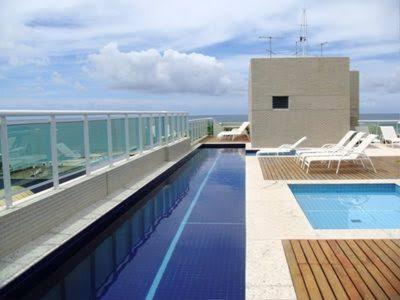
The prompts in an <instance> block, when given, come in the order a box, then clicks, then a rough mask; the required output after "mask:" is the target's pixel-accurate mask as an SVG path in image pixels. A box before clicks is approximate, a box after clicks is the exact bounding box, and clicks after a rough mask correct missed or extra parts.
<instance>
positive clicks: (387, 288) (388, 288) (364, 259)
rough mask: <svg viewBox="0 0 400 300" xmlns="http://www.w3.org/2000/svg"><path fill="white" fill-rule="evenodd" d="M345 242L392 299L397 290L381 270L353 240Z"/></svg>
mask: <svg viewBox="0 0 400 300" xmlns="http://www.w3.org/2000/svg"><path fill="white" fill-rule="evenodd" d="M345 243H346V244H347V246H349V248H350V249H351V250H352V252H353V253H354V254H355V256H356V257H357V258H358V260H359V261H361V262H362V264H363V266H365V268H366V269H367V270H368V272H369V273H370V275H371V276H372V277H373V279H374V281H375V282H376V283H377V284H378V285H379V286H380V287H381V289H382V290H383V291H384V292H385V294H386V295H387V296H388V297H389V298H390V299H393V298H394V297H395V296H396V295H398V293H397V291H396V290H395V289H394V288H393V286H392V285H391V284H390V282H389V281H388V280H387V279H386V277H385V276H384V275H383V273H382V272H381V271H382V270H380V269H378V268H377V267H376V266H375V264H374V263H373V262H372V261H371V260H370V259H369V258H368V257H367V255H365V253H364V252H363V251H362V250H361V248H360V247H359V246H358V245H357V243H356V242H355V241H353V240H347V241H345Z"/></svg>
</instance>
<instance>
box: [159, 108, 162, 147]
mask: <svg viewBox="0 0 400 300" xmlns="http://www.w3.org/2000/svg"><path fill="white" fill-rule="evenodd" d="M161 122H162V115H161V114H159V115H158V145H159V146H162V144H163V142H162V132H161V130H162V126H161Z"/></svg>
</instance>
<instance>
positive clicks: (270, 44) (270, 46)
mask: <svg viewBox="0 0 400 300" xmlns="http://www.w3.org/2000/svg"><path fill="white" fill-rule="evenodd" d="M258 38H259V39H265V40H268V41H267V43H268V45H269V48H267V49H266V51H267V53H269V58H272V54H275V52H273V51H272V39H275V38H276V37H273V36H265V35H262V36H259V37H258Z"/></svg>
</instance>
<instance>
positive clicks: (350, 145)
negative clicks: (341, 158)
mask: <svg viewBox="0 0 400 300" xmlns="http://www.w3.org/2000/svg"><path fill="white" fill-rule="evenodd" d="M364 135H365V133H364V132H357V133H356V135H355V136H354V137H353V138H352V139H351V140H350V141H349V142H348V143H347V144H346V145H345V146H344V147H341V148H327V149H323V150H322V151H320V152H312V153H303V154H302V155H300V157H299V160H300V162H301V163H302V166H304V161H305V159H306V158H307V157H312V156H325V155H332V154H335V155H342V154H344V153H347V152H349V151H350V150H351V149H353V147H354V146H355V145H357V143H359V142H360V141H361V138H362V137H363V136H364Z"/></svg>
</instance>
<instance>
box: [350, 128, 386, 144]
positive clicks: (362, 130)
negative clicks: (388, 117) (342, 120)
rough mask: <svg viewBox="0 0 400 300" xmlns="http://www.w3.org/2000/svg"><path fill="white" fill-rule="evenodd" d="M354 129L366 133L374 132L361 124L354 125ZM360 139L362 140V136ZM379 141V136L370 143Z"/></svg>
mask: <svg viewBox="0 0 400 300" xmlns="http://www.w3.org/2000/svg"><path fill="white" fill-rule="evenodd" d="M355 129H356V131H358V132H365V133H366V134H370V133H371V134H374V133H373V132H371V131H370V130H369V127H368V126H367V125H361V126H356V127H355ZM361 140H362V141H363V140H364V138H362V139H361ZM380 142H381V141H380V140H379V138H376V139H375V140H373V141H372V143H380Z"/></svg>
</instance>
